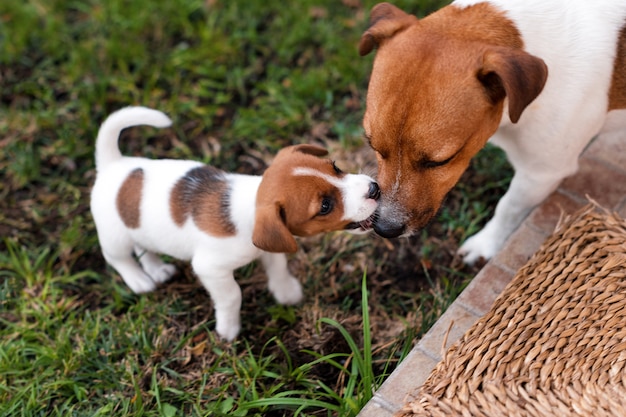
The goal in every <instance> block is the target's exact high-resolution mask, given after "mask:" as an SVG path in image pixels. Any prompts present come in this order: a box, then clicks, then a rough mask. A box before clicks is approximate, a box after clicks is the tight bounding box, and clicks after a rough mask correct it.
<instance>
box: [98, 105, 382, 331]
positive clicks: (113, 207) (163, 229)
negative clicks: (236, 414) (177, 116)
mask: <svg viewBox="0 0 626 417" xmlns="http://www.w3.org/2000/svg"><path fill="white" fill-rule="evenodd" d="M170 123H171V121H170V119H169V118H168V117H167V116H166V115H165V114H163V113H162V112H160V111H157V110H152V109H148V108H145V107H128V108H124V109H122V110H119V111H118V112H115V113H113V114H112V115H111V116H109V118H107V120H106V121H105V122H104V123H103V124H102V126H101V128H100V131H99V133H98V138H97V141H96V168H97V178H96V182H95V184H94V187H93V191H92V194H91V211H92V213H93V217H94V221H95V224H96V228H97V231H98V238H99V240H100V245H101V247H102V253H103V255H104V257H105V259H106V261H107V262H108V263H109V264H110V265H111V266H112V267H113V268H115V269H116V270H117V272H119V274H120V275H121V276H122V278H123V279H124V281H125V282H126V284H127V285H128V286H129V287H130V288H131V289H132V290H133V291H134V292H136V293H142V292H147V291H152V290H153V289H155V287H156V285H157V284H158V283H161V282H164V281H166V280H167V279H169V278H170V277H171V276H172V275H173V274H174V273H175V268H174V266H173V265H170V264H166V263H164V262H163V261H162V260H161V259H160V258H159V257H158V256H157V254H166V255H169V256H172V257H175V258H178V259H182V260H190V261H191V264H192V266H193V270H194V272H195V273H196V274H197V275H198V277H199V279H200V281H201V282H202V284H203V285H204V286H205V288H206V289H207V291H208V292H209V294H210V295H211V298H212V299H213V302H214V305H215V315H216V321H217V325H216V330H217V333H218V334H219V335H220V336H221V337H223V338H225V339H227V340H232V339H234V338H235V337H236V336H237V334H238V333H239V329H240V318H239V311H240V307H241V290H240V288H239V285H238V284H237V283H236V281H235V279H234V277H233V271H234V270H235V269H237V268H239V267H241V266H243V265H245V264H247V263H249V262H251V261H252V260H254V259H256V258H259V257H260V258H261V261H262V263H263V265H264V267H265V270H266V272H267V275H268V278H269V285H268V286H269V289H270V291H271V292H272V294H273V295H274V297H275V299H276V300H277V301H278V302H279V303H283V304H294V303H297V302H299V301H300V300H301V298H302V289H301V286H300V283H299V282H298V280H297V279H296V278H294V277H293V276H292V275H291V274H290V273H289V271H288V269H287V259H286V256H285V254H284V253H291V252H295V251H296V250H297V244H296V241H295V239H294V237H293V235H296V236H311V235H314V234H318V233H324V232H329V231H333V230H351V231H354V232H358V231H364V230H368V229H369V228H370V227H371V220H370V216H371V215H372V214H373V213H374V211H375V210H376V207H377V201H376V200H377V199H378V197H379V190H378V185H377V184H376V183H375V182H374V181H373V180H372V179H371V178H370V177H368V176H366V175H353V174H346V173H343V172H342V171H341V170H339V169H338V168H337V167H336V166H335V165H334V163H333V162H332V161H330V160H328V159H321V158H319V156H323V155H326V154H327V152H326V150H324V149H323V148H319V147H317V146H312V145H297V146H292V147H288V148H285V149H283V150H282V151H280V152H279V153H278V155H277V156H276V158H275V160H274V162H273V163H272V164H271V166H270V167H269V168H268V169H267V170H266V172H265V173H264V175H263V176H252V175H241V174H233V173H226V172H223V171H220V170H218V169H216V168H213V167H210V166H206V165H203V164H201V163H200V162H195V161H177V160H149V159H145V158H135V157H124V156H122V154H121V153H120V150H119V148H118V146H117V141H118V138H119V135H120V132H121V131H122V129H124V128H127V127H130V126H135V125H149V126H154V127H166V126H169V125H170ZM133 253H134V255H135V256H136V258H137V259H138V261H139V263H138V262H137V260H136V259H135V256H133Z"/></svg>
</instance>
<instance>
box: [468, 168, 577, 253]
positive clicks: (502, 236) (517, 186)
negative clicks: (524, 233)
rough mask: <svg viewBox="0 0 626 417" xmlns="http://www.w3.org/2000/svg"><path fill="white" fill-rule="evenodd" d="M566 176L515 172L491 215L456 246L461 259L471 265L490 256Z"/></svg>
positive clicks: (496, 251)
mask: <svg viewBox="0 0 626 417" xmlns="http://www.w3.org/2000/svg"><path fill="white" fill-rule="evenodd" d="M567 175H568V174H565V173H564V174H563V175H559V174H555V173H546V174H545V175H537V173H536V172H535V173H533V174H528V173H527V172H525V171H517V172H516V173H515V175H514V177H513V180H512V181H511V185H510V186H509V189H508V190H507V192H506V193H505V194H504V196H503V197H502V198H501V199H500V201H498V204H497V206H496V210H495V214H494V216H493V218H492V219H491V220H490V221H489V222H488V223H487V224H486V225H485V227H484V228H483V229H482V230H481V231H480V232H478V233H476V234H475V235H474V236H472V237H470V238H469V239H467V240H466V241H465V243H463V245H462V246H461V248H460V249H459V252H458V253H459V254H460V255H461V256H462V257H463V261H464V262H465V263H466V264H469V265H471V264H473V263H475V262H476V261H478V260H479V259H481V258H482V259H484V260H489V259H491V258H492V257H493V256H494V255H495V254H496V253H498V251H499V250H500V249H501V248H502V246H503V245H504V242H505V241H506V240H507V238H508V237H509V236H510V235H511V233H512V232H513V231H514V230H515V229H517V227H518V226H519V225H520V224H521V223H522V221H523V220H524V219H525V218H526V216H527V215H528V213H529V212H530V211H531V210H532V208H533V207H535V206H536V205H537V204H539V203H541V202H542V201H543V200H544V199H545V198H546V197H548V196H549V195H550V193H552V192H553V191H554V190H555V189H556V188H557V187H558V185H559V183H560V182H561V181H562V180H563V179H564V178H565V177H566V176H567Z"/></svg>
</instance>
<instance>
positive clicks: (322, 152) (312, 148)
mask: <svg viewBox="0 0 626 417" xmlns="http://www.w3.org/2000/svg"><path fill="white" fill-rule="evenodd" d="M292 149H293V151H294V152H301V153H303V154H307V155H313V156H326V155H328V151H327V150H326V149H324V148H322V147H321V146H316V145H307V144H303V145H294V146H293V147H292Z"/></svg>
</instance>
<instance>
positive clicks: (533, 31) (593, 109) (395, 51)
mask: <svg viewBox="0 0 626 417" xmlns="http://www.w3.org/2000/svg"><path fill="white" fill-rule="evenodd" d="M625 24H626V2H624V1H613V0H600V1H588V0H483V1H481V0H457V1H454V2H453V3H452V4H451V5H449V6H446V7H444V8H442V9H441V10H439V11H437V12H435V13H433V14H431V15H429V16H427V17H425V18H423V19H421V20H418V19H417V18H416V17H415V16H411V15H409V14H407V13H405V12H403V11H402V10H400V9H398V8H397V7H395V6H392V5H391V4H388V3H381V4H378V5H377V6H375V7H374V8H373V9H372V12H371V26H370V27H369V29H367V31H366V32H365V33H364V34H363V36H362V37H361V40H360V43H359V52H360V54H361V55H366V54H368V53H369V52H371V51H372V50H373V49H375V48H378V51H377V53H376V57H375V60H374V64H373V68H372V74H371V79H370V82H369V88H368V93H367V103H366V107H367V109H366V113H365V116H364V119H363V125H364V129H365V134H366V138H368V140H369V142H370V144H371V146H372V148H373V149H374V150H375V151H376V155H377V159H378V167H379V175H378V178H377V180H378V182H379V184H380V188H381V191H382V195H383V197H382V199H381V202H380V207H379V213H380V216H379V218H378V220H377V221H376V223H375V224H374V230H375V231H376V232H377V233H378V234H379V235H381V236H385V237H395V236H399V235H409V234H412V233H414V232H415V231H416V230H418V229H420V228H422V227H424V226H425V225H426V224H427V223H429V221H430V220H431V219H432V218H433V216H435V214H436V213H437V212H438V209H439V208H440V205H441V202H442V200H443V198H444V196H445V195H446V194H447V193H448V191H449V190H450V189H451V188H452V187H453V186H454V185H455V183H456V182H457V181H458V179H459V177H460V176H461V174H462V173H463V171H465V169H466V168H467V166H468V165H469V162H470V159H471V158H472V156H474V155H475V154H476V153H477V152H478V151H479V150H480V149H481V148H483V146H484V145H485V144H486V142H487V141H488V140H489V139H490V140H491V142H492V143H494V144H496V145H498V146H500V147H501V148H502V149H504V151H505V152H506V154H507V157H508V159H509V161H510V162H511V164H512V166H513V168H514V169H515V176H514V178H513V180H512V182H511V185H510V187H509V189H508V191H507V192H506V194H505V195H504V196H503V197H502V199H501V200H500V201H499V203H498V205H497V208H496V211H495V216H494V217H493V219H491V221H489V222H488V224H487V225H486V226H485V228H484V229H482V230H481V231H480V232H479V233H478V234H476V235H475V236H473V237H471V238H470V239H468V240H467V241H466V242H465V243H464V244H463V245H462V247H461V249H460V253H461V254H462V255H463V256H464V260H465V261H466V262H467V263H470V264H471V263H473V262H474V261H476V260H477V259H479V258H485V259H489V258H490V257H492V256H493V255H494V254H495V253H496V252H497V251H498V250H499V249H500V248H501V246H502V245H503V243H504V241H505V240H506V239H507V237H508V236H509V235H510V233H511V232H512V231H513V230H515V229H516V228H517V227H518V226H519V224H520V223H521V222H522V220H523V219H524V218H525V217H526V215H527V214H528V213H529V211H530V210H531V209H532V208H533V207H534V206H535V205H537V204H539V203H540V202H541V201H542V200H544V199H545V198H546V197H547V196H548V195H549V194H550V193H551V192H552V191H554V190H555V189H556V187H557V186H558V184H559V183H560V182H561V181H562V180H563V179H564V178H565V177H567V176H569V175H571V174H573V173H575V172H576V170H577V169H578V156H579V154H580V153H581V152H582V150H583V149H584V148H585V146H586V145H587V144H588V143H589V141H590V140H591V138H592V137H593V136H594V135H596V134H598V133H599V132H604V131H606V130H607V129H616V128H623V127H624V122H625V121H626V117H625V115H626V113H625V112H624V109H625V108H626V26H625Z"/></svg>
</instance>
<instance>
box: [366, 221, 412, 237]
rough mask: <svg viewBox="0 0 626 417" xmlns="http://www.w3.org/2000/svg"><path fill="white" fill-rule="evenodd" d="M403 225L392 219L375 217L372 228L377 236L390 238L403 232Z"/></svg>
mask: <svg viewBox="0 0 626 417" xmlns="http://www.w3.org/2000/svg"><path fill="white" fill-rule="evenodd" d="M405 228H406V227H405V225H404V224H402V223H397V222H395V221H393V220H389V219H387V220H385V219H377V220H376V222H375V223H374V225H373V229H374V231H375V232H376V234H378V235H379V236H382V237H386V238H392V237H398V236H400V235H401V234H402V233H404V230H405Z"/></svg>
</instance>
